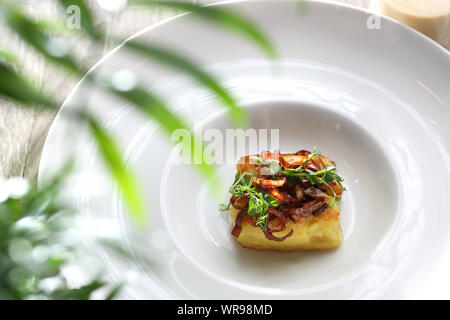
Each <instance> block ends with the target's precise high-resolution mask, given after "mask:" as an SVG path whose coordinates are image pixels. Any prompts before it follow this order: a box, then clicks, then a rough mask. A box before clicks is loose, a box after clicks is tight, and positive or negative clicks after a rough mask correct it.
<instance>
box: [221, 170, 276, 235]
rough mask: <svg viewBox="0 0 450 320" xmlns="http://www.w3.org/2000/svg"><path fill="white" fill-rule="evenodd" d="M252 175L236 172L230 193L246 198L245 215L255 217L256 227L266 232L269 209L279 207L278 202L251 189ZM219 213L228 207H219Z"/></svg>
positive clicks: (266, 194)
mask: <svg viewBox="0 0 450 320" xmlns="http://www.w3.org/2000/svg"><path fill="white" fill-rule="evenodd" d="M253 177H254V175H253V174H252V173H249V172H244V173H241V172H239V171H238V172H237V173H236V177H235V181H234V183H233V185H232V186H231V188H230V193H231V194H232V195H233V196H235V197H237V198H240V197H243V196H246V197H248V198H249V200H248V210H247V214H248V215H249V216H251V217H257V221H256V225H258V226H259V227H260V228H261V229H262V230H264V231H266V230H267V219H268V217H269V213H268V210H269V208H274V207H277V206H278V205H279V202H278V201H277V200H276V199H275V198H274V197H272V196H271V195H270V194H268V193H266V192H262V191H258V190H256V187H252V183H253ZM219 208H221V209H222V210H221V211H226V210H228V209H229V208H230V205H229V204H228V206H226V205H223V204H222V205H220V206H219Z"/></svg>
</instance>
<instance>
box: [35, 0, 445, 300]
mask: <svg viewBox="0 0 450 320" xmlns="http://www.w3.org/2000/svg"><path fill="white" fill-rule="evenodd" d="M224 5H226V6H229V7H231V8H235V9H237V10H239V11H240V12H242V13H243V14H246V15H248V16H249V17H250V18H251V19H253V20H254V21H255V22H256V23H258V25H260V26H261V27H262V28H263V29H264V30H265V31H266V32H267V33H268V34H269V35H270V37H271V38H272V39H273V41H274V42H275V44H276V46H277V48H278V49H279V51H280V53H281V58H280V60H279V61H277V62H276V63H275V64H273V63H272V62H270V61H267V60H266V59H265V58H264V56H263V55H262V54H261V52H260V51H258V50H257V49H256V48H255V47H253V46H252V45H251V44H249V43H247V42H245V41H244V40H242V39H240V38H238V37H236V36H235V35H234V34H230V33H228V32H226V31H224V30H222V29H220V28H218V27H215V26H211V25H209V24H205V23H204V22H200V21H198V20H193V19H192V18H191V17H190V16H189V15H184V16H181V17H178V18H175V19H171V20H170V21H168V22H165V23H162V24H159V25H157V26H154V27H150V28H149V29H147V30H144V31H143V32H141V33H139V34H138V35H136V36H135V37H136V38H138V39H139V40H142V41H149V40H150V39H151V41H155V42H158V43H162V44H164V45H166V46H170V47H172V48H174V49H177V50H179V51H180V52H183V53H184V54H187V55H190V56H192V57H193V58H195V59H196V60H198V61H199V62H201V63H202V65H204V66H205V68H207V69H208V70H210V71H212V72H214V73H215V74H217V75H218V76H220V77H221V79H223V83H224V84H225V85H226V86H227V87H228V88H229V89H230V90H231V92H232V93H233V94H234V95H235V96H236V97H237V98H238V100H239V102H240V103H241V104H242V105H244V106H246V107H248V112H249V115H250V119H251V126H250V127H252V128H256V129H259V128H268V129H270V128H275V129H280V143H281V145H280V148H281V150H283V151H285V150H286V151H295V150H298V149H303V148H307V149H311V148H312V147H313V146H318V147H319V149H320V150H321V151H322V152H323V153H324V154H326V155H328V156H330V157H331V158H332V159H333V160H334V161H335V162H336V163H337V166H338V171H339V173H340V174H341V175H342V176H343V177H344V178H345V185H346V187H347V188H348V192H346V193H345V195H344V198H343V204H342V215H341V220H342V228H343V232H344V237H345V240H344V242H343V244H342V246H341V247H340V248H339V249H338V250H335V251H331V252H319V253H317V252H309V253H301V252H297V253H276V252H255V251H250V250H246V249H243V248H241V247H240V246H238V245H237V244H236V243H235V241H234V240H233V239H232V237H231V235H230V229H231V221H230V220H229V219H228V218H227V217H226V215H224V214H223V213H219V212H217V210H216V207H217V204H218V202H220V201H225V199H226V197H227V196H226V194H225V193H224V194H223V199H215V198H212V197H211V195H210V194H209V193H208V185H207V184H206V183H204V182H203V181H202V180H201V179H200V178H199V177H198V176H197V174H196V173H195V172H194V171H193V170H192V168H190V167H188V166H186V165H180V164H177V163H176V162H174V157H173V155H174V147H173V145H171V144H170V143H169V141H168V139H167V137H165V136H164V134H163V133H161V132H160V131H159V130H158V128H157V126H155V125H154V124H153V123H152V122H149V121H148V120H147V119H145V118H143V117H142V116H140V115H139V114H138V113H136V112H135V111H134V110H133V108H131V107H130V106H129V105H127V104H125V103H124V102H122V101H119V100H116V99H115V98H113V97H111V96H109V95H107V94H105V93H104V92H101V91H99V90H95V89H92V88H91V87H89V86H87V85H85V83H84V81H81V83H80V84H79V85H78V86H77V88H76V89H75V90H74V92H73V93H72V94H71V95H70V97H69V98H68V99H67V101H66V103H65V104H64V106H63V108H62V111H61V112H60V114H59V116H58V117H57V119H56V121H55V123H54V125H53V126H52V129H51V131H50V133H49V136H48V139H47V142H46V145H45V148H44V152H43V155H42V159H41V165H40V176H39V178H40V179H44V178H45V176H47V175H49V174H51V173H52V172H54V170H55V168H57V167H58V166H59V165H60V164H61V163H62V162H63V160H64V159H65V158H67V156H69V155H72V154H74V155H75V156H76V157H77V159H78V160H79V168H78V171H77V173H76V174H74V175H73V177H72V178H71V181H70V182H69V183H68V186H67V188H66V192H65V194H66V197H67V198H68V199H69V200H70V201H71V203H72V204H73V205H74V206H76V207H77V208H78V209H79V210H80V211H81V212H82V215H80V219H79V222H80V224H81V225H82V229H83V230H84V231H85V232H86V233H95V234H103V235H108V236H111V237H115V238H117V239H120V241H122V242H123V244H124V245H125V246H127V247H128V248H130V250H133V251H134V252H141V254H142V252H144V255H143V256H142V255H136V258H135V260H134V261H133V263H130V262H127V261H124V260H122V259H120V257H117V256H114V255H112V254H111V253H110V252H107V251H105V250H104V248H101V247H98V246H95V245H93V244H91V245H92V249H93V250H96V252H98V254H99V255H100V256H101V257H102V258H103V260H104V262H105V267H106V269H107V271H108V274H109V275H110V277H111V278H112V279H116V280H119V279H121V278H123V277H124V276H125V277H126V278H127V279H128V280H129V281H130V283H131V285H130V286H129V287H128V288H127V289H126V291H125V292H124V297H127V298H212V299H216V298H218V299H219V298H246V299H258V298H264V299H272V298H290V299H291V298H292V299H314V298H325V299H333V298H344V299H345V298H450V294H449V293H448V291H447V290H446V287H447V286H448V285H450V278H449V276H448V272H447V270H448V268H449V267H450V239H449V237H450V235H449V233H448V228H449V226H450V218H449V196H450V179H449V178H450V177H449V176H450V172H449V171H450V160H449V154H450V126H449V125H448V122H449V120H450V109H449V103H450V57H449V54H448V52H447V51H445V50H444V49H442V48H441V47H439V46H438V45H437V44H435V43H434V42H432V41H431V40H429V39H427V38H426V37H424V36H422V35H420V34H419V33H417V32H415V31H413V30H412V29H409V28H407V27H404V26H402V25H400V24H398V23H396V22H393V21H391V20H388V19H385V18H382V19H381V28H380V29H373V30H371V29H369V28H367V20H368V19H369V18H370V17H371V16H370V13H368V12H365V11H362V10H358V9H355V8H351V7H347V6H342V5H336V4H330V3H325V2H310V3H308V6H307V10H306V12H303V13H302V12H300V11H299V10H298V7H297V5H296V2H295V1H246V2H239V1H238V2H233V3H227V4H224ZM103 68H105V69H112V68H114V69H131V70H135V72H136V73H137V75H138V76H139V79H140V80H141V81H142V82H144V83H146V84H147V85H148V87H149V88H151V89H152V90H154V91H155V92H157V93H158V94H159V95H161V96H162V97H164V98H165V99H167V101H169V102H170V104H171V107H173V108H174V110H177V112H179V113H180V114H181V115H183V116H185V117H186V119H188V121H189V122H190V123H191V124H192V125H193V126H204V127H206V128H208V127H209V128H217V129H219V130H221V131H224V130H225V129H226V128H230V127H231V126H230V124H229V122H228V120H227V117H226V114H225V113H224V111H223V109H222V108H221V107H220V105H219V102H217V101H216V100H215V99H214V97H213V96H212V95H211V94H210V93H209V92H207V91H205V90H204V89H202V88H199V87H198V86H197V85H196V84H194V83H192V81H190V80H189V79H187V78H186V77H184V76H181V75H178V74H176V73H174V72H173V70H168V69H165V68H162V67H161V66H158V65H155V64H153V63H151V62H150V61H148V60H145V59H144V58H142V57H137V56H136V55H133V54H131V53H129V52H126V51H125V50H124V49H123V48H120V47H119V48H118V49H117V50H115V51H113V52H112V53H111V54H110V55H108V56H107V57H106V58H105V59H103V60H102V61H101V62H100V63H99V64H98V65H97V66H96V67H95V69H97V70H101V69H103ZM174 92H175V93H176V94H174ZM76 105H85V106H87V107H88V108H90V109H91V110H93V112H95V113H96V114H97V115H98V116H99V117H100V118H101V119H102V120H103V122H104V125H105V127H106V128H108V129H109V130H110V131H111V133H112V134H114V135H115V136H116V137H117V138H118V139H119V141H120V142H121V144H122V145H123V148H124V152H125V154H126V157H127V161H128V163H129V164H130V165H131V166H133V167H134V168H135V170H136V172H137V173H138V176H139V178H140V182H141V184H142V187H143V190H144V192H145V194H146V195H147V198H148V199H147V200H148V203H149V211H150V215H151V216H150V221H149V225H148V226H147V227H146V228H145V230H141V231H139V232H138V231H136V230H134V228H133V227H132V226H131V224H130V221H129V219H128V217H127V214H126V211H125V209H124V206H123V203H122V201H121V199H120V197H119V195H118V193H117V190H116V189H115V188H114V187H112V186H111V183H110V180H109V178H108V176H107V174H106V173H105V170H104V168H103V166H102V164H101V161H100V159H99V157H98V154H97V153H96V152H95V146H94V144H93V142H92V140H91V139H90V138H89V137H88V136H87V135H86V132H85V131H84V130H83V129H82V128H79V127H75V126H74V124H73V123H69V122H67V121H66V120H65V118H64V116H63V115H64V113H65V112H66V111H67V110H69V109H71V108H74V107H75V106H76ZM225 152H227V150H225ZM219 173H220V175H221V177H222V178H223V181H224V186H225V185H228V184H229V183H230V182H231V180H232V179H233V176H234V165H233V164H225V165H222V166H220V167H219Z"/></svg>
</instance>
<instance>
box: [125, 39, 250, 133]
mask: <svg viewBox="0 0 450 320" xmlns="http://www.w3.org/2000/svg"><path fill="white" fill-rule="evenodd" d="M125 46H126V47H127V48H130V49H132V50H135V51H137V52H140V53H141V54H144V55H148V56H150V57H152V58H153V59H155V60H157V61H159V62H160V63H163V64H166V65H168V66H169V67H172V68H177V69H179V70H181V71H183V72H185V73H187V74H189V75H190V76H192V77H193V78H195V79H196V80H197V81H198V82H200V83H201V84H203V85H204V86H205V87H206V88H209V89H210V90H211V91H212V92H213V93H215V94H216V95H217V96H218V97H219V98H220V99H221V100H222V101H223V103H224V104H225V105H226V106H228V107H229V108H230V113H231V117H232V119H233V121H234V123H235V125H236V126H238V127H245V126H246V124H247V120H246V113H245V112H244V110H243V109H242V108H240V107H239V106H238V105H237V103H236V101H235V100H234V98H233V97H232V96H231V95H230V94H229V93H228V91H227V90H226V89H224V88H223V87H222V85H220V84H219V82H218V81H217V80H216V79H215V78H214V77H213V76H211V75H210V74H208V73H207V72H205V71H203V70H202V69H201V67H200V66H197V65H196V64H195V63H194V62H192V61H190V60H189V59H187V58H185V57H183V56H181V55H179V54H177V53H175V52H173V51H169V50H167V49H164V48H161V47H158V46H155V45H152V44H144V43H141V42H137V41H134V40H130V41H127V42H125Z"/></svg>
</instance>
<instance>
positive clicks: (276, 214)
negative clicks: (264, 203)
mask: <svg viewBox="0 0 450 320" xmlns="http://www.w3.org/2000/svg"><path fill="white" fill-rule="evenodd" d="M268 211H269V218H268V221H267V225H268V228H269V230H270V231H272V232H280V231H283V230H284V229H286V218H285V216H284V214H283V213H282V212H281V211H278V210H277V209H274V208H269V210H268ZM273 220H278V223H275V222H274V221H273Z"/></svg>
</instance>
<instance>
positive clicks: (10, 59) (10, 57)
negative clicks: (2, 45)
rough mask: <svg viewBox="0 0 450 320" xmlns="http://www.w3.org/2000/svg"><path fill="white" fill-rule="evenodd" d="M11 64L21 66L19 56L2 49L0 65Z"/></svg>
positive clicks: (0, 51)
mask: <svg viewBox="0 0 450 320" xmlns="http://www.w3.org/2000/svg"><path fill="white" fill-rule="evenodd" d="M2 61H3V62H6V63H11V64H14V65H17V64H19V60H18V59H17V56H16V55H15V54H14V53H13V52H10V51H6V50H4V49H0V63H1V62H2Z"/></svg>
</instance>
